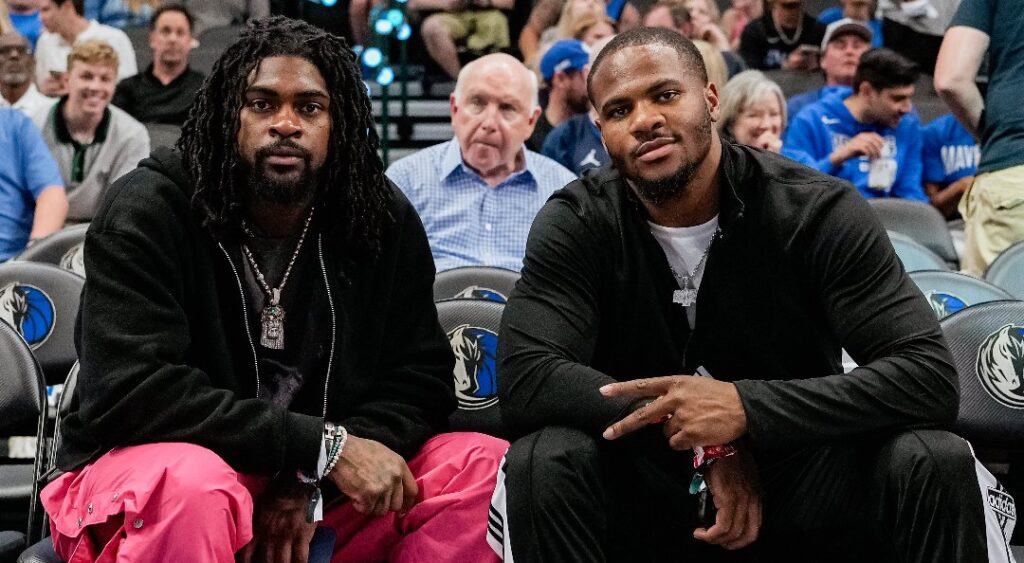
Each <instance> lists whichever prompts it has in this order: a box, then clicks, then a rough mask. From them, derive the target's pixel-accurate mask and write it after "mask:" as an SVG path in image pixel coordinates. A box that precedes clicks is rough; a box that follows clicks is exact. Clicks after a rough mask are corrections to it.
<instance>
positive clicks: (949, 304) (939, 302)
mask: <svg viewBox="0 0 1024 563" xmlns="http://www.w3.org/2000/svg"><path fill="white" fill-rule="evenodd" d="M924 296H925V299H927V300H928V304H929V305H931V306H932V311H935V316H937V317H938V318H940V319H942V318H945V317H948V316H949V315H952V314H953V313H955V312H957V311H959V310H960V309H963V308H965V307H967V303H966V302H964V300H963V299H960V298H959V297H957V296H956V295H953V294H952V293H945V292H942V291H934V290H933V291H929V292H928V293H925V294H924Z"/></svg>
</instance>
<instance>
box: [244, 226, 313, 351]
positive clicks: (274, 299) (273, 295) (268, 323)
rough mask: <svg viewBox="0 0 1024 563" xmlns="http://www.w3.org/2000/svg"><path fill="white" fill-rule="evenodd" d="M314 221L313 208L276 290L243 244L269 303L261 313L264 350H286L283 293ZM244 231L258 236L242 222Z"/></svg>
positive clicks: (254, 236) (261, 339)
mask: <svg viewBox="0 0 1024 563" xmlns="http://www.w3.org/2000/svg"><path fill="white" fill-rule="evenodd" d="M312 220H313V208H310V210H309V215H308V216H307V217H306V223H305V225H303V226H302V234H300V235H299V242H297V243H296V244H295V251H294V252H292V258H291V260H289V261H288V267H287V268H285V270H284V276H282V277H281V283H280V285H278V286H277V287H275V288H271V287H270V286H269V285H268V284H267V280H266V279H265V278H264V277H263V272H261V271H260V267H259V265H257V264H256V257H255V256H253V255H252V251H251V250H249V247H248V246H246V245H245V243H242V253H243V254H245V258H246V260H248V261H249V265H250V266H251V267H252V272H253V274H255V275H256V281H258V282H259V284H260V286H261V287H262V288H263V293H265V294H266V296H267V303H266V305H265V306H264V307H263V311H262V312H261V313H260V346H263V347H264V348H269V349H271V350H283V349H284V307H282V306H281V292H282V291H284V286H285V284H286V283H288V275H289V274H291V272H292V266H294V265H295V260H296V259H297V258H298V257H299V251H300V250H302V242H303V241H304V240H306V231H308V230H309V223H310V221H312ZM242 230H243V231H245V234H246V235H248V236H249V237H250V238H256V235H254V234H253V232H252V230H250V229H249V226H248V225H247V224H246V223H245V221H242Z"/></svg>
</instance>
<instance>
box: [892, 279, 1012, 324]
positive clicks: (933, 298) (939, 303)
mask: <svg viewBox="0 0 1024 563" xmlns="http://www.w3.org/2000/svg"><path fill="white" fill-rule="evenodd" d="M910 279H911V280H913V281H914V283H916V284H917V287H919V288H920V289H921V293H924V296H925V298H927V299H928V304H929V305H931V306H932V310H933V311H935V316H937V317H939V318H940V319H942V318H945V317H947V316H949V315H952V314H953V313H956V312H957V311H960V310H961V309H965V308H967V307H970V306H971V305H977V304H979V303H986V302H988V301H1002V300H1006V299H1013V296H1012V295H1010V294H1009V293H1007V292H1005V291H1003V290H1002V289H1000V288H998V287H996V286H994V285H992V284H990V283H988V282H986V281H983V280H979V279H978V278H972V277H971V276H968V275H965V274H960V273H957V272H948V271H937V270H933V271H919V272H910Z"/></svg>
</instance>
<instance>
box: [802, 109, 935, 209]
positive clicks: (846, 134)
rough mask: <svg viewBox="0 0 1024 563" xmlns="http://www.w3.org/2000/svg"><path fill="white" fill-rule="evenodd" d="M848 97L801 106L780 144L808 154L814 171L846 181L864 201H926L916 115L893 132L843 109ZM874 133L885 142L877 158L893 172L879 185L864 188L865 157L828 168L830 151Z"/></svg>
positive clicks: (866, 183)
mask: <svg viewBox="0 0 1024 563" xmlns="http://www.w3.org/2000/svg"><path fill="white" fill-rule="evenodd" d="M846 98H847V96H840V95H836V96H828V97H826V98H824V99H822V100H821V101H819V102H816V103H813V104H811V105H809V106H807V107H805V108H804V109H803V110H802V111H801V112H800V113H798V114H797V115H796V117H794V118H793V119H792V120H790V124H789V128H788V129H787V130H786V140H785V143H784V145H785V146H786V148H788V149H790V150H797V151H802V152H804V153H807V154H808V155H809V156H810V157H811V158H812V159H814V162H815V168H817V169H818V170H820V171H822V172H824V173H826V174H831V175H833V176H837V177H839V178H843V179H845V180H847V181H849V182H850V183H851V184H853V185H854V187H856V188H857V190H858V191H859V192H860V193H861V195H863V196H864V197H866V198H876V197H898V198H903V199H915V200H918V201H928V197H927V196H926V195H925V193H924V187H923V186H922V185H921V168H922V167H921V129H920V126H919V122H918V118H917V116H916V115H915V114H914V113H913V112H911V113H909V114H907V115H905V116H903V118H902V119H901V120H900V121H899V123H898V124H897V125H896V127H892V128H890V127H885V126H882V125H876V124H872V123H861V122H860V121H857V119H856V118H854V117H853V115H852V114H851V113H850V110H849V109H847V107H846V104H844V103H843V101H844V100H845V99H846ZM868 131H871V132H874V133H878V134H879V135H881V136H882V138H883V139H884V140H885V147H884V148H883V150H882V157H883V158H882V159H879V160H883V159H885V160H889V161H891V162H893V164H894V167H895V170H894V171H893V173H892V174H891V176H890V178H889V181H887V182H885V183H884V185H878V184H877V182H876V187H874V188H872V187H869V174H870V172H871V170H872V166H873V165H874V164H876V163H873V162H872V161H871V160H870V159H868V157H866V156H860V157H853V158H850V159H848V160H847V161H846V162H843V163H842V164H841V165H840V166H833V165H832V163H831V162H830V161H829V159H828V157H829V155H830V154H832V151H834V150H836V149H837V148H839V147H841V146H843V145H844V144H846V143H848V142H849V141H850V140H851V139H853V138H854V137H856V136H857V135H858V134H860V133H864V132H868Z"/></svg>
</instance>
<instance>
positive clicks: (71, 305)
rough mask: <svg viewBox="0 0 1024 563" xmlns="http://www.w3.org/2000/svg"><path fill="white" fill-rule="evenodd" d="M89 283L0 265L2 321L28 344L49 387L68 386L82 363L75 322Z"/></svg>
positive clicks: (28, 265)
mask: <svg viewBox="0 0 1024 563" xmlns="http://www.w3.org/2000/svg"><path fill="white" fill-rule="evenodd" d="M84 284H85V278H83V277H82V276H79V275H78V274H73V273H71V272H69V271H67V270H62V269H61V268H59V267H57V266H54V265H51V264H40V263H36V262H22V261H10V262H5V263H3V264H0V320H3V321H5V322H7V324H9V325H11V326H13V327H14V328H15V330H16V331H17V332H18V334H20V335H21V336H22V338H24V339H25V341H26V342H28V345H29V347H30V348H31V349H32V353H33V355H35V357H36V359H38V360H39V364H40V365H41V366H42V368H43V373H44V374H45V375H46V382H47V385H55V384H58V383H63V381H64V378H65V377H66V376H67V374H68V370H70V369H71V366H72V365H73V364H74V363H75V361H76V360H77V351H76V350H75V340H74V334H75V318H76V317H77V316H78V305H79V302H80V300H81V294H82V287H83V285H84Z"/></svg>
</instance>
